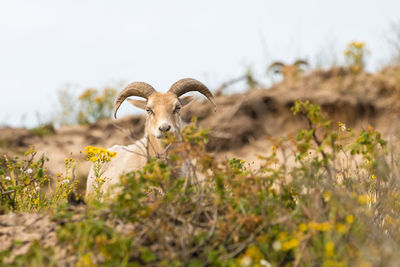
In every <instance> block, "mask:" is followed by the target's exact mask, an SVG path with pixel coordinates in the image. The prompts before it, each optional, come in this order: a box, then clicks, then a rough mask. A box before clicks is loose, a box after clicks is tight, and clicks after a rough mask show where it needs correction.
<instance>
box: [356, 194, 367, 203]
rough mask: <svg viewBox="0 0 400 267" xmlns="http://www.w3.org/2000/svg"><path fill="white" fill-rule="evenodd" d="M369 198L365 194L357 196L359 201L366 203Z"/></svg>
mask: <svg viewBox="0 0 400 267" xmlns="http://www.w3.org/2000/svg"><path fill="white" fill-rule="evenodd" d="M367 200H368V198H367V197H366V196H364V195H359V196H358V198H357V201H358V203H360V204H361V205H364V204H365V203H366V202H367Z"/></svg>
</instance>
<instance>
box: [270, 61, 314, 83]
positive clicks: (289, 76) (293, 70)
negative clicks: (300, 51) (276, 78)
mask: <svg viewBox="0 0 400 267" xmlns="http://www.w3.org/2000/svg"><path fill="white" fill-rule="evenodd" d="M307 66H308V62H307V61H305V60H302V59H298V60H296V61H295V62H294V63H293V64H291V65H288V64H284V63H282V62H279V61H276V62H274V63H272V64H271V65H270V66H269V67H268V69H267V72H273V73H280V74H282V75H283V79H284V80H285V81H289V82H292V81H294V80H295V79H296V78H297V77H298V76H299V74H300V73H302V72H304V68H305V67H307Z"/></svg>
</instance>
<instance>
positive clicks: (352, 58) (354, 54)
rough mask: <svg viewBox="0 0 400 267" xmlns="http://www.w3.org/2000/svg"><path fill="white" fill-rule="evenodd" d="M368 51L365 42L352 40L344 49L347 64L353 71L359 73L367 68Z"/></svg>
mask: <svg viewBox="0 0 400 267" xmlns="http://www.w3.org/2000/svg"><path fill="white" fill-rule="evenodd" d="M367 53H368V51H367V50H366V48H365V43H363V42H351V43H349V44H348V45H347V48H346V50H345V51H344V56H345V60H346V64H347V66H348V68H349V69H350V71H351V72H353V73H359V72H362V71H363V70H364V68H365V57H366V55H367Z"/></svg>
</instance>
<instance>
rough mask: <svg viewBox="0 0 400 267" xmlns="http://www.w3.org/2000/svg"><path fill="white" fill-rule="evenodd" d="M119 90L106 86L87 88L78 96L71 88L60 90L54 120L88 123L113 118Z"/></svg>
mask: <svg viewBox="0 0 400 267" xmlns="http://www.w3.org/2000/svg"><path fill="white" fill-rule="evenodd" d="M116 95H117V90H116V89H114V88H112V87H105V88H103V89H101V90H98V89H87V90H85V91H84V92H83V93H82V94H81V95H80V96H79V97H76V96H75V95H74V94H73V92H72V91H71V89H70V88H68V87H67V88H65V89H63V90H60V91H59V92H58V102H59V103H58V108H59V111H58V112H57V114H56V116H55V117H54V121H55V123H56V124H57V125H71V124H77V123H78V124H88V123H93V122H96V121H98V120H102V119H107V118H111V116H112V111H113V106H114V100H115V96H116Z"/></svg>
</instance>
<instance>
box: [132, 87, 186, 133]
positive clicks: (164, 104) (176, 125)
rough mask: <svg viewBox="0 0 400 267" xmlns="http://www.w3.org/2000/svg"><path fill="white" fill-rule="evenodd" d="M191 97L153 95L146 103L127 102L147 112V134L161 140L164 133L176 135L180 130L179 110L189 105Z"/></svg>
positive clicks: (140, 101) (138, 101)
mask: <svg viewBox="0 0 400 267" xmlns="http://www.w3.org/2000/svg"><path fill="white" fill-rule="evenodd" d="M191 100H192V97H191V96H186V97H182V98H178V97H177V96H176V95H175V94H173V93H170V92H167V93H154V94H152V95H151V96H150V97H149V98H148V99H147V102H146V101H142V100H128V101H129V102H130V103H131V104H133V105H135V106H136V107H139V108H142V109H144V110H146V112H147V120H146V129H147V134H151V135H153V136H155V137H156V138H158V139H159V138H162V137H163V136H164V135H165V134H166V133H177V132H179V131H180V129H181V124H182V121H181V117H180V111H181V108H182V107H183V106H184V105H186V104H188V103H190V102H191Z"/></svg>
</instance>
